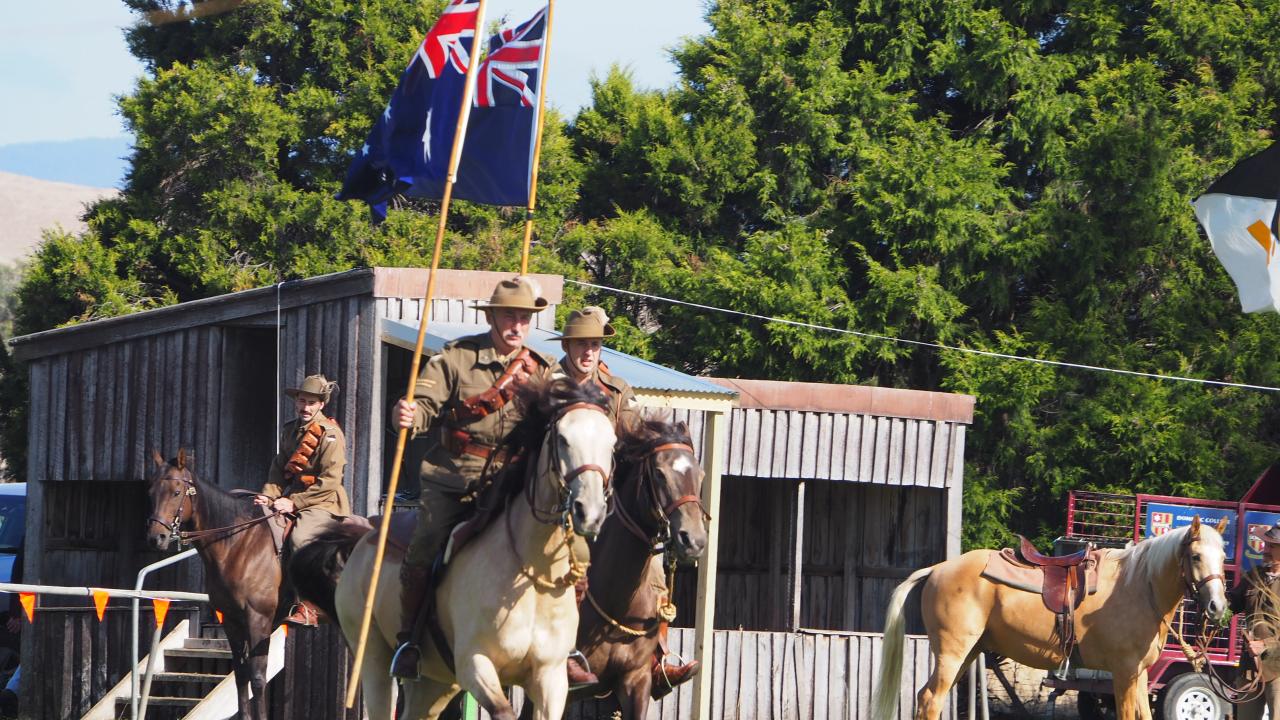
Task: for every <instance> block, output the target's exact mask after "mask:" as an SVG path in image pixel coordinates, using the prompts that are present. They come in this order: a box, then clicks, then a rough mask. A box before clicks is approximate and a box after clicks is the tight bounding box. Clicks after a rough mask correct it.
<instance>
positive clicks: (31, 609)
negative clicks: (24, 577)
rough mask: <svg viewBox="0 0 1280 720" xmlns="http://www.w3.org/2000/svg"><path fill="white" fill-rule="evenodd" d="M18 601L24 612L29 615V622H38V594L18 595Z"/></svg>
mask: <svg viewBox="0 0 1280 720" xmlns="http://www.w3.org/2000/svg"><path fill="white" fill-rule="evenodd" d="M18 601H19V602H21V603H22V611H23V612H25V613H26V614H27V622H29V623H30V622H35V621H36V594H35V593H18Z"/></svg>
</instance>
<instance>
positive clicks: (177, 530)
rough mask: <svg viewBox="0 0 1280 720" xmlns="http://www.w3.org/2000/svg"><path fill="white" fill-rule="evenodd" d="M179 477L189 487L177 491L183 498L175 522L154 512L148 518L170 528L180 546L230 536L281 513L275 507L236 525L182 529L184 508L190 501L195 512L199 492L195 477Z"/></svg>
mask: <svg viewBox="0 0 1280 720" xmlns="http://www.w3.org/2000/svg"><path fill="white" fill-rule="evenodd" d="M177 479H178V480H180V481H181V482H182V483H183V484H184V485H186V486H187V489H186V490H185V491H183V490H177V491H176V492H177V493H181V495H182V498H181V499H180V500H179V501H178V509H177V511H176V512H175V514H174V516H173V522H165V521H164V520H162V519H160V518H158V517H156V516H155V514H154V513H152V514H151V515H150V516H149V517H148V518H147V521H148V522H153V523H155V524H157V525H159V526H160V527H162V528H164V529H166V530H168V531H169V533H170V534H172V535H173V537H174V539H175V540H177V541H178V547H182V545H183V543H187V544H191V543H193V542H194V541H196V540H203V539H205V538H209V537H213V536H216V535H225V536H230V535H232V534H234V533H235V532H237V531H239V530H243V529H244V528H246V527H249V526H250V525H257V524H258V523H261V522H266V521H267V520H269V519H271V518H272V517H274V516H276V515H278V514H280V511H279V510H274V509H273V510H272V512H271V513H270V514H263V515H259V516H258V517H255V518H252V519H250V520H246V521H244V522H239V523H235V524H234V525H228V526H227V527H218V528H208V529H205V530H183V529H182V515H183V510H184V508H186V507H187V505H188V503H190V505H191V512H195V508H196V500H195V498H196V496H197V495H198V494H199V492H197V490H196V482H195V480H194V479H193V478H186V477H180V478H177Z"/></svg>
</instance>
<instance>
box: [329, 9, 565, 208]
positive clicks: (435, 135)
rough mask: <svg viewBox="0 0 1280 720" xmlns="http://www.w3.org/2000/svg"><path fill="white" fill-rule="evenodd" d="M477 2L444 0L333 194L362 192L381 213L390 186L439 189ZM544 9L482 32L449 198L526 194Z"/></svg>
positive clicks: (413, 192)
mask: <svg viewBox="0 0 1280 720" xmlns="http://www.w3.org/2000/svg"><path fill="white" fill-rule="evenodd" d="M478 6H479V0H452V2H450V3H449V5H448V6H447V7H446V9H445V11H444V14H443V15H441V17H440V20H439V21H437V22H436V24H435V26H434V27H432V28H431V31H430V32H428V33H427V37H426V39H425V40H423V42H422V46H421V47H420V48H419V49H418V52H417V53H415V55H414V57H413V60H411V61H410V62H409V66H408V67H407V68H405V71H404V73H403V74H402V75H401V76H400V84H399V86H398V87H396V90H395V93H393V94H392V96H391V102H390V103H388V104H387V107H386V110H385V111H383V113H382V116H381V117H380V118H378V121H377V122H376V123H375V124H374V126H373V130H372V131H370V133H369V138H368V140H367V141H366V142H365V145H364V147H362V148H361V149H360V154H359V155H358V156H357V157H356V158H355V160H354V162H352V164H351V167H350V169H348V171H347V179H346V182H345V183H344V184H343V186H342V191H341V192H340V193H339V194H338V198H339V199H342V200H354V199H359V200H364V201H366V202H368V203H369V205H370V207H371V209H372V210H373V213H374V215H375V217H378V218H379V219H380V218H383V217H385V216H386V204H387V201H388V200H389V199H390V198H391V197H393V196H395V195H397V194H403V195H410V196H417V197H437V198H438V197H441V196H442V195H443V194H444V185H445V180H446V177H447V175H448V170H449V153H450V150H451V147H452V145H453V136H454V128H456V127H457V124H458V114H459V113H458V111H459V109H460V108H459V106H460V104H461V102H462V91H463V86H464V83H465V81H466V69H467V63H468V60H469V58H470V53H471V52H472V48H473V41H474V39H475V21H476V11H477V9H478ZM546 14H547V10H546V8H543V9H542V10H540V11H538V12H537V13H536V14H535V15H534V16H533V18H531V19H530V20H529V21H528V22H526V23H524V24H523V25H520V26H518V27H516V28H513V29H505V30H503V31H501V32H499V33H498V34H497V35H494V36H493V37H492V38H491V39H490V41H489V54H488V57H487V58H486V59H485V61H484V62H483V63H481V64H480V66H479V67H478V68H477V79H476V92H475V95H474V97H473V100H472V108H471V112H470V121H469V122H468V125H467V130H466V136H465V139H464V143H463V148H462V156H461V158H460V160H459V165H458V174H457V180H456V182H455V183H454V186H453V196H454V197H456V198H459V199H463V200H471V201H473V202H478V203H485V204H488V205H526V204H528V202H529V193H530V189H531V188H530V185H531V176H532V170H533V149H534V143H535V142H536V140H537V137H536V135H537V128H538V117H537V115H538V111H539V109H538V92H539V91H540V87H541V78H540V74H541V70H542V48H543V39H544V37H545V34H546V26H547V23H546Z"/></svg>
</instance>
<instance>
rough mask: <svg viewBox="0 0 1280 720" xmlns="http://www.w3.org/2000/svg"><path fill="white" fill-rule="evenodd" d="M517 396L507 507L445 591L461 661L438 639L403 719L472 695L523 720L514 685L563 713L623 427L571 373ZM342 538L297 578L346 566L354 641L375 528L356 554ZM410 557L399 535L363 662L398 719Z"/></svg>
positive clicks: (429, 648) (453, 645) (451, 574)
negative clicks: (578, 584) (586, 541)
mask: <svg viewBox="0 0 1280 720" xmlns="http://www.w3.org/2000/svg"><path fill="white" fill-rule="evenodd" d="M517 402H520V403H521V405H522V407H523V408H524V413H525V415H524V419H523V420H521V421H520V423H518V424H517V426H516V428H515V429H514V430H513V431H512V433H511V436H510V438H509V440H508V442H507V444H506V448H507V451H508V453H509V457H512V458H513V460H512V461H511V462H510V463H509V464H508V465H507V466H506V467H504V468H503V469H502V471H501V472H500V473H499V474H498V475H497V477H495V478H494V483H496V484H497V487H499V488H501V489H502V491H501V492H500V493H499V494H498V497H499V498H500V499H501V500H502V505H501V507H497V508H495V511H494V513H493V515H492V519H491V521H490V523H489V525H488V526H487V527H486V528H485V529H483V530H481V531H479V533H478V534H477V535H476V536H475V537H474V539H472V540H470V541H469V542H468V543H467V544H466V545H464V546H463V547H461V549H458V550H457V551H456V553H455V554H454V555H453V557H452V558H451V559H450V561H449V564H448V570H447V572H445V574H444V578H443V580H442V581H441V583H440V585H439V587H438V588H437V589H436V620H437V627H438V631H439V636H440V637H442V639H443V640H444V641H445V643H446V645H447V647H446V648H443V650H444V652H445V653H447V654H449V655H451V656H452V660H453V662H452V667H450V663H448V662H447V661H446V660H445V659H444V656H443V655H442V652H441V650H442V649H441V648H438V647H436V642H435V641H434V640H432V639H431V638H426V639H425V640H427V642H423V650H424V656H423V661H422V665H421V667H420V670H421V672H422V679H420V680H416V681H412V682H406V683H404V693H405V702H404V707H403V709H402V713H401V715H400V716H399V717H401V718H420V717H429V718H436V717H438V716H439V714H440V712H441V711H442V710H443V708H444V707H445V706H446V705H447V704H448V702H449V700H450V699H452V698H453V696H454V695H456V694H457V693H458V691H459V690H460V689H465V690H466V691H467V692H469V693H471V694H472V695H473V696H474V697H475V698H476V699H477V700H478V701H479V703H480V705H481V706H482V707H484V709H485V710H486V711H488V712H489V714H490V715H492V716H493V717H494V718H495V719H496V720H514V718H515V713H514V712H513V710H512V708H511V705H510V703H509V702H508V701H507V698H506V697H505V695H504V694H503V691H502V687H503V685H510V684H518V685H520V686H522V687H523V688H524V689H525V691H526V693H527V694H528V696H529V699H530V701H531V702H532V703H533V705H534V708H535V713H536V715H535V716H536V717H537V718H539V719H540V720H541V719H546V720H550V719H551V718H559V717H560V715H561V713H562V712H563V711H564V704H565V697H566V694H567V693H568V689H569V688H568V678H567V676H566V674H565V658H566V657H568V655H569V652H570V651H571V650H572V649H573V641H574V633H575V631H576V630H577V626H578V611H577V607H576V605H575V602H574V594H573V586H574V583H575V581H576V580H577V578H578V577H579V576H580V574H581V573H582V572H584V571H585V570H584V568H583V567H582V562H583V561H582V560H580V559H576V558H575V557H574V554H573V547H572V545H573V538H572V534H573V533H575V532H576V533H578V534H582V535H587V536H593V535H595V534H596V533H597V532H598V531H599V530H600V525H601V523H602V522H603V521H604V517H605V515H606V510H607V496H606V492H605V491H606V488H607V485H608V480H609V474H610V469H611V468H612V465H613V446H614V442H615V435H614V430H613V424H612V423H611V422H610V421H609V417H608V415H607V413H606V411H605V402H606V401H605V399H604V396H603V395H602V394H601V393H600V391H599V390H598V389H597V388H595V387H594V386H590V385H584V386H581V387H580V386H578V385H576V384H574V383H570V382H566V381H563V380H558V381H552V382H551V383H548V384H545V385H542V384H532V385H527V386H525V387H523V388H521V390H520V391H519V393H518V395H517ZM340 535H341V533H334V534H328V533H326V534H325V535H322V536H321V537H320V538H319V539H318V540H317V541H316V542H314V543H312V546H311V549H310V551H309V552H308V553H307V558H308V559H307V560H303V559H301V558H300V559H299V561H298V566H295V576H297V575H301V574H305V572H304V571H303V570H302V566H305V565H307V564H312V565H313V567H315V568H317V569H318V571H319V572H325V571H326V569H328V570H329V571H333V570H335V569H337V568H339V567H340V568H341V569H340V573H341V574H340V575H339V577H338V580H337V588H336V590H335V592H334V604H335V609H336V612H337V619H338V622H339V624H340V625H341V627H342V631H343V633H344V634H345V635H346V637H347V641H348V643H349V644H351V645H353V646H354V645H355V643H356V641H357V637H356V635H357V633H358V631H359V627H360V622H361V620H362V616H363V610H364V604H365V598H366V597H367V594H368V592H369V578H370V577H371V574H372V569H373V567H372V566H373V557H374V554H375V551H376V548H375V545H374V542H373V538H374V537H375V535H374V534H373V533H369V534H367V535H365V536H363V538H362V539H360V540H356V541H354V548H351V541H349V540H347V541H344V540H343V539H342V538H341V537H340ZM325 547H328V548H329V550H330V553H331V557H329V558H326V557H325V556H324V554H323V552H322V550H323V548H325ZM348 548H350V555H349V556H348V557H347V559H346V561H345V563H341V562H334V559H333V557H332V555H342V554H345V553H346V552H347V549H348ZM402 558H403V550H402V549H401V548H400V547H398V546H396V545H395V544H390V543H389V544H388V546H387V549H386V554H385V556H384V559H383V563H384V567H383V568H382V571H381V574H380V577H379V584H378V588H377V602H376V603H375V606H374V612H373V626H372V627H371V628H370V632H369V639H368V645H367V646H366V650H365V658H364V665H363V666H362V667H361V668H360V678H361V682H362V684H363V690H364V700H365V708H366V710H367V712H368V714H369V716H370V717H371V718H390V717H392V715H393V707H394V705H395V700H396V698H395V694H396V693H395V685H394V684H393V681H392V678H391V677H390V676H389V675H388V672H387V668H388V667H389V666H390V664H391V657H392V654H393V652H394V650H395V647H396V631H397V630H398V629H399V628H400V601H399V590H400V588H399V576H400V563H401V560H402ZM305 594H306V593H305V592H304V595H305ZM431 635H432V636H436V633H434V632H433V633H431Z"/></svg>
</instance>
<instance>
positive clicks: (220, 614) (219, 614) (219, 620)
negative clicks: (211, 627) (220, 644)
mask: <svg viewBox="0 0 1280 720" xmlns="http://www.w3.org/2000/svg"><path fill="white" fill-rule="evenodd" d="M213 614H214V615H217V616H218V624H219V625H221V624H222V611H221V610H214V611H213Z"/></svg>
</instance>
